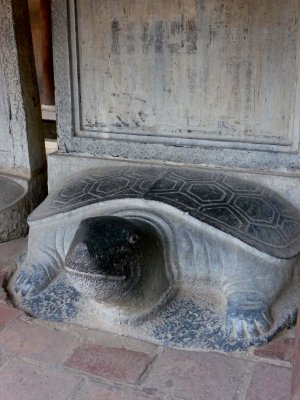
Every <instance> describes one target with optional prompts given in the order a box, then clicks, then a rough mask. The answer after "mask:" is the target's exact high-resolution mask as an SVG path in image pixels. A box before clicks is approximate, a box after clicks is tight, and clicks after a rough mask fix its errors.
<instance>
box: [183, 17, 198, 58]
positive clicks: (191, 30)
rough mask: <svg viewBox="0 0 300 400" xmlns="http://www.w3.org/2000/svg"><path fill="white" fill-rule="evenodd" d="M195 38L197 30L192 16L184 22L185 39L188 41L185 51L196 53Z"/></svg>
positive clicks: (196, 37)
mask: <svg viewBox="0 0 300 400" xmlns="http://www.w3.org/2000/svg"><path fill="white" fill-rule="evenodd" d="M197 39H198V32H197V24H196V20H195V19H194V18H193V19H189V20H188V21H187V23H186V40H187V42H188V45H187V53H188V54H195V53H196V51H197Z"/></svg>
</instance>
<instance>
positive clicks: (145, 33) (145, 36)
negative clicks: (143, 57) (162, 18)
mask: <svg viewBox="0 0 300 400" xmlns="http://www.w3.org/2000/svg"><path fill="white" fill-rule="evenodd" d="M142 42H143V44H142V48H143V53H144V54H148V52H149V47H150V46H151V45H152V43H153V36H152V35H151V33H150V26H149V23H145V24H144V26H143V28H142Z"/></svg>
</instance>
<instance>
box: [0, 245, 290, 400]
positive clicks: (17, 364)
mask: <svg viewBox="0 0 300 400" xmlns="http://www.w3.org/2000/svg"><path fill="white" fill-rule="evenodd" d="M24 248H26V240H24V239H21V240H18V241H14V242H10V243H6V244H0V286H1V284H3V281H4V276H5V274H7V273H8V272H9V270H10V269H11V265H12V264H13V260H14V255H16V254H19V253H20V252H21V251H22V250H23V249H24ZM4 284H5V282H4ZM293 348H294V330H293V329H292V330H289V331H286V332H285V333H284V334H283V335H281V336H280V337H278V338H277V339H276V340H274V341H273V342H272V343H270V344H269V345H267V346H265V347H263V348H260V349H256V350H254V351H253V350H251V351H248V352H247V353H233V354H227V355H224V354H220V353H217V352H191V351H183V350H174V349H164V348H161V347H158V346H155V345H153V344H150V343H146V342H142V341H138V340H134V339H131V338H126V337H119V336H116V335H111V334H109V333H105V332H99V331H92V330H87V329H83V328H79V327H74V326H69V325H66V324H56V323H49V322H45V321H39V320H34V319H32V318H30V317H29V316H27V315H25V314H24V313H22V312H20V311H19V310H16V309H15V308H14V307H13V306H12V305H11V304H10V303H9V300H8V299H7V296H6V295H5V292H4V291H1V290H0V349H1V354H0V399H1V400H87V399H88V400H147V399H148V400H150V399H152V400H167V399H168V400H171V399H172V400H202V399H203V400H204V399H205V400H206V399H207V400H288V399H289V390H290V379H291V360H292V355H293Z"/></svg>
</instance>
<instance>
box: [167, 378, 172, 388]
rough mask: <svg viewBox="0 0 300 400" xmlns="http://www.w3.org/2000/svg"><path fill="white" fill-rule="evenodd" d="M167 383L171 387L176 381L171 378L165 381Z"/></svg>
mask: <svg viewBox="0 0 300 400" xmlns="http://www.w3.org/2000/svg"><path fill="white" fill-rule="evenodd" d="M165 385H166V387H168V388H171V387H172V386H173V385H174V383H173V381H172V380H171V379H169V380H167V381H166V382H165Z"/></svg>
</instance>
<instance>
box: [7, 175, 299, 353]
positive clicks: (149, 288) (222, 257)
mask: <svg viewBox="0 0 300 400" xmlns="http://www.w3.org/2000/svg"><path fill="white" fill-rule="evenodd" d="M29 225H30V233H29V248H28V253H27V256H26V258H25V260H24V261H23V263H22V264H21V265H20V266H19V267H18V270H17V271H16V273H15V275H14V277H13V279H12V281H11V283H10V286H9V289H10V292H11V294H12V296H13V299H14V301H15V302H16V303H17V304H18V305H19V306H20V307H22V308H24V309H25V310H26V311H27V312H29V313H31V314H32V315H36V316H40V317H44V318H48V319H59V320H68V321H71V322H75V323H79V324H84V325H87V326H99V327H103V324H104V322H103V321H104V320H105V321H106V322H105V323H107V324H108V325H109V327H111V326H112V325H113V324H115V323H116V322H122V323H124V324H129V325H130V324H131V323H132V324H134V323H136V322H133V321H139V320H140V321H141V320H143V321H145V319H146V320H147V321H148V322H147V323H149V321H151V318H155V315H157V314H159V312H160V310H162V309H168V307H169V304H171V303H172V301H173V300H174V298H176V297H178V296H179V297H180V296H181V295H182V293H185V294H184V296H190V298H191V299H192V301H193V302H194V303H195V302H198V305H199V307H201V303H202V302H203V301H204V300H205V299H204V298H203V296H202V294H201V290H202V289H201V288H203V287H205V288H207V287H208V288H210V287H211V288H212V291H213V292H214V293H218V294H217V297H218V298H219V300H220V301H219V311H218V313H219V315H220V320H221V321H222V325H223V328H222V334H221V336H222V335H223V336H222V338H223V339H222V340H224V341H225V342H226V341H227V342H228V341H232V340H237V341H239V340H242V341H243V347H247V343H248V345H249V344H253V343H254V344H255V340H256V338H267V339H268V338H270V337H271V334H270V332H272V334H274V333H275V331H278V329H281V328H282V327H283V326H285V325H286V324H287V323H288V322H289V321H290V320H291V318H292V317H293V315H294V313H295V311H296V303H297V300H298V297H297V295H296V294H295V293H296V292H297V290H292V289H291V287H295V285H296V286H297V285H299V274H298V268H297V267H298V266H299V254H300V215H299V212H298V211H297V210H296V209H295V208H294V207H293V206H292V205H291V204H289V203H288V202H287V201H286V200H284V199H283V198H281V197H279V196H278V195H277V194H276V193H275V192H273V191H270V190H269V189H267V188H265V187H263V186H261V185H259V184H257V183H253V182H249V181H245V180H241V179H238V178H234V177H231V176H227V175H223V174H218V173H215V172H214V173H211V172H207V171H199V170H196V169H195V170H193V169H172V168H147V167H126V168H124V167H122V168H119V167H118V168H106V169H103V168H102V169H101V168H98V169H92V170H86V171H83V172H82V173H81V174H77V175H76V176H75V177H71V178H70V179H69V180H68V181H67V182H65V183H64V184H63V185H62V186H61V187H60V188H58V189H57V190H56V191H55V192H53V193H52V194H50V195H49V196H48V198H47V199H46V200H45V201H44V203H43V204H42V205H41V206H40V207H38V208H37V209H36V210H35V211H34V212H33V213H32V214H31V216H30V218H29ZM58 287H59V288H60V289H59V290H58V289H57V288H58ZM64 287H66V288H68V290H70V288H74V290H73V289H72V290H73V291H71V292H69V293H71V294H70V295H69V297H68V296H67V297H64V296H65V294H66V293H67V292H68V290H64V289H61V288H64ZM297 287H298V286H297ZM55 293H56V294H55ZM59 293H60V294H59ZM74 293H75V294H74ZM291 293H292V294H291ZM55 296H56V297H59V296H62V297H63V298H64V300H62V301H61V302H60V303H57V302H56V303H55V304H56V306H55V307H57V309H55V307H54V306H53V304H52V303H51V302H52V301H53V298H54V297H55ZM72 296H73V297H72ZM182 296H183V295H182ZM208 297H209V296H208ZM51 299H52V300H51ZM278 299H279V300H280V301H279V300H278ZM206 300H207V299H206ZM206 300H205V301H206ZM277 303H278V304H279V303H280V304H281V305H280V306H277V305H276V304H277ZM57 304H58V305H57ZM45 310H46V311H45ZM49 310H50V311H49ZM70 310H72V312H71V311H70ZM91 310H93V312H94V313H93V312H92V311H91ZM58 314H59V318H58ZM88 315H89V317H88ZM97 318H98V319H99V321H98V322H97ZM184 318H185V317H183V319H184ZM130 321H132V322H130ZM207 324H208V323H207ZM104 325H105V324H104ZM105 326H106V325H105ZM109 329H110V328H109ZM207 330H208V326H207ZM141 335H142V336H147V335H146V334H145V333H144V334H143V333H141ZM193 343H195V342H193ZM245 343H246V345H245ZM183 345H184V343H183ZM221 347H222V346H221ZM223 347H224V346H223Z"/></svg>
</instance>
